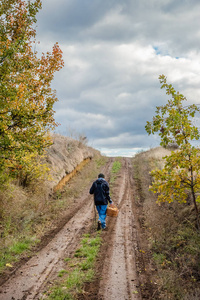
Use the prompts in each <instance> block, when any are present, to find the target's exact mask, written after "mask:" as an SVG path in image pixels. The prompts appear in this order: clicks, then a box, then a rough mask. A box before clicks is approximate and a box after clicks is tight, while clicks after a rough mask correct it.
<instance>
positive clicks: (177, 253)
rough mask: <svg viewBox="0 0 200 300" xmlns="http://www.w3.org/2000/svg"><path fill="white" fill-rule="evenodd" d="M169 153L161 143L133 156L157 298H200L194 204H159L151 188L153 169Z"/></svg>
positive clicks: (199, 243) (199, 250) (198, 240)
mask: <svg viewBox="0 0 200 300" xmlns="http://www.w3.org/2000/svg"><path fill="white" fill-rule="evenodd" d="M167 153H170V152H169V151H168V150H166V149H162V148H160V147H159V148H156V149H153V150H150V151H147V152H144V153H141V154H138V155H136V157H135V158H134V159H133V164H134V169H135V174H134V177H135V182H136V187H137V205H138V207H139V208H140V212H141V214H140V217H139V221H140V225H141V228H142V229H143V232H144V235H145V237H146V239H147V240H148V245H147V249H146V251H147V252H148V253H151V254H150V255H151V259H150V262H149V269H151V274H150V275H149V276H151V281H152V289H153V290H154V297H153V299H181V300H182V299H189V298H188V297H190V299H200V293H199V289H198V286H199V283H200V247H199V246H200V235H199V233H198V232H197V230H196V228H195V221H194V220H195V214H194V211H193V207H192V206H188V205H187V204H185V205H180V204H177V203H172V204H168V203H164V204H162V205H160V206H159V205H158V204H156V195H155V194H153V193H151V192H149V190H148V189H149V185H151V180H152V179H151V177H150V175H149V172H150V171H151V169H153V168H154V169H155V167H159V168H160V167H162V165H163V160H162V156H163V154H164V155H166V154H167ZM144 296H145V292H144ZM184 297H185V298H184ZM197 297H199V298H197Z"/></svg>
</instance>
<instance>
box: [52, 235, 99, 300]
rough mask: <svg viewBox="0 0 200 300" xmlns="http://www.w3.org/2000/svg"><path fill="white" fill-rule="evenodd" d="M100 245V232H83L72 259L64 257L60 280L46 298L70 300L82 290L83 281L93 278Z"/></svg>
mask: <svg viewBox="0 0 200 300" xmlns="http://www.w3.org/2000/svg"><path fill="white" fill-rule="evenodd" d="M100 245H101V237H100V233H95V235H94V236H92V237H91V236H90V235H89V234H85V235H84V237H83V239H82V240H81V243H80V248H78V249H77V250H76V251H75V253H74V257H73V258H72V259H68V258H66V259H64V261H65V262H66V269H67V270H61V271H60V272H59V274H58V276H59V277H62V281H61V282H58V283H57V284H56V286H54V287H53V288H52V289H51V291H50V292H49V295H48V298H47V299H48V300H68V299H69V300H72V299H76V295H77V294H79V293H81V292H82V289H83V285H84V283H85V282H91V281H92V280H93V278H94V275H95V273H94V265H95V261H96V257H97V255H98V253H99V248H100Z"/></svg>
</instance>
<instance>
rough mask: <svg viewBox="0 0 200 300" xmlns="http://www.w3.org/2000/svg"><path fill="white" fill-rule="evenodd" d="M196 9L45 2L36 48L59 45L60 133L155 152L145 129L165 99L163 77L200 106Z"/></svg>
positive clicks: (128, 1) (160, 3) (157, 0)
mask: <svg viewBox="0 0 200 300" xmlns="http://www.w3.org/2000/svg"><path fill="white" fill-rule="evenodd" d="M199 11H200V3H199V1H197V0H196V1H195V0H191V1H186V0H183V1H180V0H177V1H172V0H149V1H146V0H137V1H136V0H135V1H133V0H124V1H114V0H112V1H103V2H102V1H100V0H94V1H89V0H57V1H53V0H48V3H47V1H44V3H43V10H42V11H41V12H40V13H39V18H38V27H37V33H38V35H37V39H38V40H40V41H41V44H40V45H39V46H38V49H39V51H43V50H44V51H46V50H49V48H51V47H52V44H53V43H54V42H56V41H58V42H59V44H60V46H61V49H62V50H63V57H64V60H65V67H64V69H63V70H61V71H60V72H59V73H58V74H56V76H55V80H54V82H53V85H52V86H53V88H55V89H56V90H57V96H58V99H59V102H57V103H56V105H55V111H56V114H55V117H56V120H57V121H58V122H59V123H61V126H60V127H59V128H58V130H59V132H61V133H63V134H66V132H67V128H68V127H71V128H73V129H75V130H76V131H77V132H78V131H80V132H83V133H84V134H85V135H86V136H87V137H88V139H89V140H90V141H91V142H92V143H93V145H95V146H96V147H99V148H101V147H107V148H114V147H115V148H120V147H122V146H123V147H127V148H132V147H149V146H157V145H158V144H159V138H158V137H157V136H152V137H151V136H150V137H149V136H148V135H147V134H146V132H145V129H144V126H145V124H146V121H147V120H148V121H150V120H151V119H152V116H153V115H154V114H155V109H156V106H159V105H162V104H164V103H165V102H166V100H167V99H168V97H167V96H166V95H165V91H164V90H160V84H159V81H158V76H159V75H160V74H165V75H167V77H168V82H169V83H172V84H173V85H174V86H175V88H176V89H177V90H179V91H180V92H181V93H183V94H184V95H185V96H186V97H187V98H188V100H189V101H191V102H192V101H194V102H196V103H198V99H199V96H200V90H199V80H200V59H199V57H200V56H199V48H200V47H199V46H200V45H199V40H200V19H199Z"/></svg>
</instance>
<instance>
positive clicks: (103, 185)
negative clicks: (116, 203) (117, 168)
mask: <svg viewBox="0 0 200 300" xmlns="http://www.w3.org/2000/svg"><path fill="white" fill-rule="evenodd" d="M90 194H94V203H95V205H108V202H110V203H112V200H111V199H110V195H109V185H108V183H107V181H106V180H105V179H104V178H98V179H97V180H96V181H94V182H93V184H92V186H91V188H90Z"/></svg>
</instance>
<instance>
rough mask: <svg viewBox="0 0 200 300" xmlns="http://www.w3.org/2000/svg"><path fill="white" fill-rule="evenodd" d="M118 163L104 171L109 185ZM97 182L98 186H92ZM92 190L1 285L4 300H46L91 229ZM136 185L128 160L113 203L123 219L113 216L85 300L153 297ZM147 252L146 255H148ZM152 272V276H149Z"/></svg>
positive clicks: (115, 188)
mask: <svg viewBox="0 0 200 300" xmlns="http://www.w3.org/2000/svg"><path fill="white" fill-rule="evenodd" d="M112 162H113V159H112V158H110V159H109V161H108V163H107V164H106V166H105V167H104V168H103V169H102V172H103V173H104V174H105V175H106V179H107V180H108V181H109V177H110V170H111V167H112ZM91 184H92V182H91ZM89 188H90V186H88V187H87V189H85V191H84V193H83V194H82V196H81V197H80V198H79V199H76V202H75V203H74V204H73V205H72V206H71V208H70V209H69V210H68V212H67V214H66V216H65V219H64V220H62V222H61V223H60V224H59V223H58V224H59V225H58V227H57V228H56V229H55V230H54V231H53V232H51V233H50V234H49V235H48V236H46V238H45V239H44V240H43V247H41V249H39V251H37V253H35V255H34V256H33V257H32V258H31V259H29V260H28V261H26V262H25V263H24V264H22V265H21V266H19V267H18V268H17V269H16V271H15V272H14V273H13V274H12V275H11V276H10V278H8V280H6V281H5V282H4V283H3V284H2V285H1V287H0V299H1V300H18V299H19V300H22V299H29V300H31V299H41V297H42V294H43V292H44V291H45V289H46V287H47V286H48V285H49V284H50V283H51V282H52V281H53V280H54V279H55V278H56V276H57V274H58V271H59V270H61V269H62V268H63V258H66V257H70V256H71V255H72V254H73V253H74V251H75V249H76V248H77V246H78V243H79V241H80V238H81V236H82V234H83V233H87V232H90V231H91V228H93V225H94V217H95V210H94V205H93V198H92V196H91V195H89V193H88V191H89ZM134 195H135V184H134V180H133V168H132V163H131V159H129V158H123V159H122V168H121V170H120V172H119V174H118V175H117V179H116V181H115V183H114V186H113V188H112V200H113V201H114V203H115V204H116V205H117V206H118V208H119V215H118V217H117V218H111V217H107V226H108V230H107V231H104V232H102V238H103V243H102V246H101V251H100V255H99V257H98V260H97V263H96V277H95V280H94V281H93V282H92V283H89V284H86V285H85V287H84V293H83V294H82V295H79V299H91V300H112V299H115V300H123V299H124V300H125V299H127V300H128V299H134V300H139V299H152V298H151V295H152V293H153V291H152V290H151V287H150V285H149V287H148V281H149V279H148V270H147V265H148V264H147V263H146V262H145V258H144V257H147V255H146V254H145V251H144V250H143V249H144V248H143V247H144V246H145V244H144V242H143V239H142V230H141V227H140V224H139V223H138V213H140V211H139V208H138V207H137V206H136V205H135V198H134ZM144 254H145V255H144ZM145 272H146V273H145Z"/></svg>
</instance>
